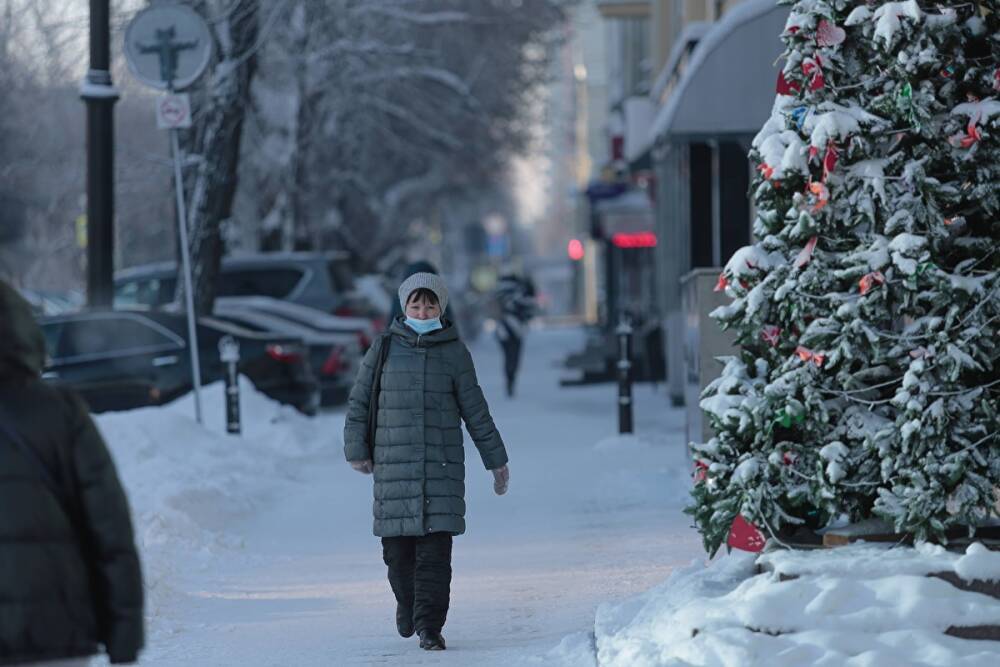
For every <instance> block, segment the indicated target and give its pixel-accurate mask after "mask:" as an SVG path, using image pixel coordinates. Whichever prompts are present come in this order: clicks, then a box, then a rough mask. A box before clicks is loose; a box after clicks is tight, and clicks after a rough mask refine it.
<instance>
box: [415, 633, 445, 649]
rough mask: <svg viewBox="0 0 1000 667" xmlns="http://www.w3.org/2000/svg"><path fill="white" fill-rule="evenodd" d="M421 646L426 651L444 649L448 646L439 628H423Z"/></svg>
mask: <svg viewBox="0 0 1000 667" xmlns="http://www.w3.org/2000/svg"><path fill="white" fill-rule="evenodd" d="M420 648H422V649H424V650H425V651H443V650H445V649H446V648H447V646H445V644H444V637H442V636H441V633H440V632H438V631H437V630H421V631H420Z"/></svg>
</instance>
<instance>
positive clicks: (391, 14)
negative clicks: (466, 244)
mask: <svg viewBox="0 0 1000 667" xmlns="http://www.w3.org/2000/svg"><path fill="white" fill-rule="evenodd" d="M562 18H563V10H562V3H559V2H555V1H553V0H525V1H524V2H510V1H508V0H494V1H492V2H482V3H463V2H456V1H454V0H452V1H442V0H365V1H364V2H361V1H359V0H338V1H337V2H329V3H322V4H317V3H312V2H309V1H308V0H298V2H296V3H295V6H294V8H293V9H292V10H291V11H290V12H289V15H288V17H287V20H285V21H283V22H282V23H280V24H279V27H278V29H277V30H275V31H274V34H273V36H272V38H271V39H269V40H268V42H267V45H266V48H265V50H264V52H263V53H262V56H261V71H260V76H259V77H258V79H257V80H256V82H255V85H254V102H255V104H254V116H255V120H254V122H253V123H251V125H250V131H251V132H252V133H253V136H252V140H251V142H250V143H249V144H248V148H249V147H250V146H261V147H266V148H270V150H264V151H261V152H259V153H257V154H256V155H254V156H252V157H251V158H250V160H249V163H250V164H251V170H252V172H253V177H252V178H251V179H250V181H247V183H248V191H247V192H248V194H249V195H252V197H253V198H254V199H255V200H256V202H257V206H256V212H257V214H258V216H259V218H260V219H263V220H266V221H268V225H267V227H268V229H267V230H266V233H267V234H268V236H269V239H268V245H270V247H283V248H290V247H323V246H324V245H336V246H339V247H346V248H348V249H350V250H351V251H352V252H353V253H354V254H355V256H356V257H357V258H358V262H359V264H362V265H367V266H371V265H372V264H374V263H375V261H376V260H377V259H378V258H381V257H385V256H386V254H387V253H388V252H389V251H390V250H391V248H392V246H393V245H396V244H399V243H400V242H402V241H404V240H405V235H404V234H401V233H400V232H401V231H403V230H404V229H405V223H406V221H408V220H410V219H412V218H413V217H415V216H416V217H420V216H421V215H423V214H424V213H426V212H427V211H429V210H430V209H432V208H434V207H435V206H437V205H438V203H440V202H442V201H444V200H445V199H447V198H448V197H456V196H467V195H468V194H469V192H470V191H471V190H476V189H479V190H480V191H483V192H489V191H491V190H492V189H494V188H496V187H498V186H499V185H500V184H501V182H502V181H503V180H504V179H505V175H506V165H507V161H508V160H509V158H510V156H511V155H513V154H515V153H517V152H520V151H522V150H523V149H524V148H525V147H526V146H527V144H528V142H529V141H530V139H531V131H530V128H531V125H532V123H531V121H532V120H533V119H532V118H531V117H530V110H531V109H532V108H534V107H533V105H532V104H531V103H530V97H531V96H532V95H533V94H535V92H536V91H537V90H538V89H539V87H540V85H541V84H542V83H543V82H544V80H545V74H546V72H547V70H548V67H547V66H548V63H549V62H550V60H549V59H550V58H551V55H552V53H553V46H554V42H555V40H556V39H557V38H558V36H559V33H558V30H557V29H558V27H559V26H560V24H561V21H562ZM290 82H294V83H290ZM288 100H291V101H292V102H291V103H290V105H291V106H292V107H293V108H294V111H291V112H290V110H289V108H288V107H289V104H286V103H285V102H286V101H288Z"/></svg>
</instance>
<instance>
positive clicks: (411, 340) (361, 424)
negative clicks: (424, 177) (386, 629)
mask: <svg viewBox="0 0 1000 667" xmlns="http://www.w3.org/2000/svg"><path fill="white" fill-rule="evenodd" d="M399 302H400V305H401V307H402V308H403V311H404V314H403V315H402V316H400V317H399V318H397V319H396V320H395V321H394V322H393V323H392V326H391V328H390V331H389V333H387V334H384V335H383V336H382V337H380V338H379V339H378V340H377V341H376V342H375V343H374V344H373V345H372V347H371V349H370V350H369V351H368V353H367V354H366V355H365V358H364V361H363V363H362V366H361V369H360V371H359V372H358V378H357V381H356V382H355V383H354V388H353V389H352V390H351V395H350V398H349V399H348V407H347V422H346V425H345V426H344V454H345V455H346V457H347V460H348V461H349V462H350V463H351V466H352V467H353V468H354V469H355V470H357V471H359V472H363V473H366V474H370V473H372V472H374V475H375V489H374V492H375V503H374V513H375V524H374V532H375V535H377V536H379V537H381V538H382V558H383V560H384V561H385V564H386V565H387V566H388V570H389V571H388V574H389V584H390V586H391V587H392V591H393V594H394V595H395V597H396V629H397V630H398V631H399V634H400V635H402V636H403V637H410V636H412V635H413V633H414V632H417V633H418V635H419V637H420V647H421V648H423V649H426V650H443V649H444V648H445V641H444V637H442V636H441V629H442V627H443V626H444V623H445V619H446V617H447V615H448V607H449V604H450V592H451V551H452V538H453V537H454V536H455V535H460V534H462V533H464V532H465V464H464V461H465V451H464V448H463V444H462V441H463V436H462V421H464V422H465V426H466V428H467V429H468V431H469V434H470V435H471V436H472V439H473V442H475V445H476V448H477V449H478V450H479V455H480V457H481V458H482V461H483V465H484V466H485V467H486V469H487V470H490V471H492V472H493V490H494V491H495V492H496V493H497V494H498V495H503V494H504V493H506V492H507V484H508V481H509V477H510V474H509V472H508V469H507V450H506V448H505V447H504V443H503V440H502V439H501V438H500V433H499V432H498V431H497V428H496V425H495V424H494V423H493V417H491V416H490V410H489V406H488V405H487V404H486V399H485V397H484V396H483V392H482V389H480V387H479V382H478V380H477V379H476V369H475V367H474V365H473V363H472V355H470V354H469V350H468V348H466V347H465V344H464V343H463V342H462V341H461V340H459V337H458V333H457V331H456V329H455V327H454V326H453V325H452V324H451V322H449V321H448V320H447V319H442V317H441V314H442V313H443V312H445V311H446V309H447V307H448V289H447V288H446V287H445V284H444V281H443V280H442V279H441V278H440V277H439V276H437V275H435V274H433V273H417V274H414V275H412V276H410V277H409V278H407V279H406V280H405V281H404V282H403V284H402V285H401V286H400V288H399Z"/></svg>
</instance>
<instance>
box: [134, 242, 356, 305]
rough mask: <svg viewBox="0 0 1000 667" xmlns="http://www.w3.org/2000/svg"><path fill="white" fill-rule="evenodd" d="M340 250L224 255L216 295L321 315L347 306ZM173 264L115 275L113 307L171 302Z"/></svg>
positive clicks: (347, 276)
mask: <svg viewBox="0 0 1000 667" xmlns="http://www.w3.org/2000/svg"><path fill="white" fill-rule="evenodd" d="M348 259H349V257H348V255H347V253H344V252H290V253H259V254H253V255H240V256H235V257H224V258H223V259H222V264H221V266H220V268H219V281H218V285H217V290H218V291H217V296H220V297H229V296H268V297H272V298H275V299H282V300H285V301H291V302H292V303H298V304H301V305H304V306H309V307H311V308H316V309H318V310H322V311H324V312H327V313H334V312H337V311H338V310H339V311H341V312H342V313H343V312H344V309H345V308H349V303H348V301H349V295H350V294H351V293H352V291H353V289H354V282H353V279H352V276H351V271H350V266H349V264H348ZM176 290H177V266H176V264H174V263H173V262H159V263H155V264H144V265H142V266H134V267H132V268H129V269H123V270H121V271H117V272H116V273H115V305H116V306H125V307H130V306H164V305H166V304H169V303H172V302H173V301H174V294H175V292H176Z"/></svg>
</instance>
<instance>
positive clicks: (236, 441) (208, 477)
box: [95, 377, 342, 616]
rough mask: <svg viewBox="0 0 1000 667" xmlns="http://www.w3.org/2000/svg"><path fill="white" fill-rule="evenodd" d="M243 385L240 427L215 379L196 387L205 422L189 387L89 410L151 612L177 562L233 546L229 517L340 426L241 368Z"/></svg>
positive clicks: (245, 511)
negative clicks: (146, 401) (108, 460)
mask: <svg viewBox="0 0 1000 667" xmlns="http://www.w3.org/2000/svg"><path fill="white" fill-rule="evenodd" d="M240 391H241V408H242V418H243V435H241V436H234V435H229V434H227V433H226V429H225V420H224V415H225V411H224V406H225V398H224V394H223V385H222V384H221V383H216V384H213V385H210V386H208V387H205V388H204V390H203V392H202V401H203V409H204V415H205V425H204V426H199V425H198V423H197V422H196V421H195V419H194V406H193V398H192V397H191V396H190V395H189V396H185V397H183V398H181V399H179V400H177V401H175V402H174V403H171V404H170V405H167V406H163V407H155V408H143V409H138V410H130V411H126V412H113V413H105V414H102V415H98V416H96V418H95V421H96V422H97V425H98V428H99V429H100V430H101V433H102V434H103V435H104V438H105V439H106V440H107V442H108V446H109V448H110V450H111V453H112V456H113V457H114V459H115V463H116V464H117V466H118V474H119V476H120V477H121V479H122V483H123V484H124V486H125V490H126V492H127V493H128V497H129V502H130V504H131V508H132V515H133V521H134V524H135V532H136V542H137V544H138V547H139V551H140V555H141V557H142V563H143V568H144V575H145V580H146V587H147V593H148V597H149V613H150V614H151V615H153V616H156V614H157V608H158V607H159V606H160V603H161V602H163V598H164V596H167V595H169V594H170V593H171V592H172V581H173V580H174V579H175V576H176V574H177V573H176V572H175V568H176V563H179V562H188V563H190V562H191V560H190V558H191V557H194V562H195V563H200V564H201V565H202V566H203V567H206V566H208V564H209V563H211V561H212V560H213V559H215V558H216V557H218V556H220V555H221V554H231V553H233V552H234V551H238V550H239V549H240V548H241V547H242V541H241V539H240V538H239V537H238V535H234V534H233V533H232V532H230V531H227V530H226V527H227V525H229V524H230V523H231V522H232V521H234V520H236V519H239V518H242V517H246V516H250V515H252V514H253V513H254V512H255V511H256V510H257V509H259V508H260V507H261V506H262V505H263V504H264V503H266V502H267V501H268V500H269V499H270V498H271V497H272V495H273V493H274V492H275V491H276V490H277V489H278V488H280V485H281V484H283V483H290V482H293V481H294V480H295V479H296V478H297V471H298V470H300V469H301V461H302V459H303V458H305V457H308V456H310V455H313V454H316V453H318V451H319V450H326V449H327V448H328V447H336V446H338V445H339V443H340V442H341V438H342V435H341V431H339V430H337V431H336V432H331V433H323V432H321V431H320V429H321V428H323V427H325V428H326V429H328V430H329V428H330V422H329V420H311V419H309V418H308V417H305V416H303V415H301V414H300V413H298V412H297V411H295V410H294V409H292V408H290V407H288V406H282V405H279V404H278V403H276V402H274V401H272V400H271V399H269V398H268V397H266V396H264V395H263V394H261V393H260V392H258V391H257V390H256V389H255V388H254V386H253V384H252V383H251V382H250V381H249V380H247V379H246V378H242V377H241V378H240ZM296 462H298V463H299V465H295V463H296ZM182 555H183V556H184V558H181V556H182Z"/></svg>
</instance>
